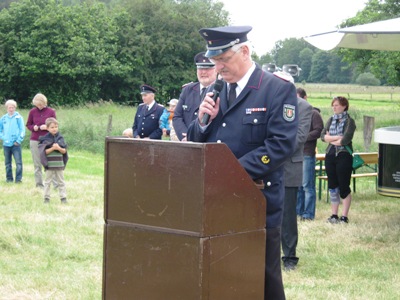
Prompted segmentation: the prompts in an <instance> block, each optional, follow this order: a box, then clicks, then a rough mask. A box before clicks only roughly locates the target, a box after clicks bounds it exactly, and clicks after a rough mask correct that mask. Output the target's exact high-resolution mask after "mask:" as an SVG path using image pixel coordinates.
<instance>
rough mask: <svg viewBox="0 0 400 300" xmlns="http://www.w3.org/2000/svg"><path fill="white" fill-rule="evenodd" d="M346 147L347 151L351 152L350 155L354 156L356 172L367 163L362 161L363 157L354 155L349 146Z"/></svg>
mask: <svg viewBox="0 0 400 300" xmlns="http://www.w3.org/2000/svg"><path fill="white" fill-rule="evenodd" d="M344 147H345V148H346V149H347V151H349V153H350V155H352V156H353V170H356V169H358V168H360V167H362V166H363V165H364V164H365V161H364V160H363V159H362V157H361V156H360V155H358V154H353V151H351V149H350V147H349V146H344Z"/></svg>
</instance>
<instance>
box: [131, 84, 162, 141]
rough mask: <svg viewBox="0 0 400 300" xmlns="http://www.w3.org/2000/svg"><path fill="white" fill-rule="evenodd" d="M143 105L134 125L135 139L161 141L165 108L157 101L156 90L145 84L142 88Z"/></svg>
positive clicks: (139, 107) (139, 109) (138, 110)
mask: <svg viewBox="0 0 400 300" xmlns="http://www.w3.org/2000/svg"><path fill="white" fill-rule="evenodd" d="M140 93H141V95H142V100H143V103H142V104H140V105H139V106H138V109H137V111H136V115H135V121H134V123H133V127H132V132H133V137H134V138H137V139H154V140H161V136H162V130H161V128H160V117H161V115H162V113H163V112H164V106H162V105H161V104H158V103H157V102H156V100H155V93H156V89H155V88H153V87H151V86H149V85H147V84H143V85H141V86H140Z"/></svg>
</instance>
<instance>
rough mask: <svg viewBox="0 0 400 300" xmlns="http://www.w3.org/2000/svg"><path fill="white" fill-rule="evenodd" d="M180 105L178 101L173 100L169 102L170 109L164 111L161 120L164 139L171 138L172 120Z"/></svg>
mask: <svg viewBox="0 0 400 300" xmlns="http://www.w3.org/2000/svg"><path fill="white" fill-rule="evenodd" d="M177 104H178V99H171V100H170V101H169V102H168V105H169V108H168V109H164V112H163V114H162V115H161V118H160V128H161V130H162V134H163V136H164V137H169V136H170V132H171V127H172V118H173V117H174V110H175V107H176V105H177Z"/></svg>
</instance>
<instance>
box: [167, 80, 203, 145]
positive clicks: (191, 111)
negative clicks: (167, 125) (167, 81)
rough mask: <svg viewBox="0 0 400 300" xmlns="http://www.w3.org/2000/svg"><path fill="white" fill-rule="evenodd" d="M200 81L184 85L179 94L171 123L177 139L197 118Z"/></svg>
mask: <svg viewBox="0 0 400 300" xmlns="http://www.w3.org/2000/svg"><path fill="white" fill-rule="evenodd" d="M200 102H201V99H200V83H199V82H194V83H190V84H189V85H187V86H185V87H184V88H183V90H182V93H181V94H180V96H179V102H178V105H177V106H176V108H175V111H174V118H173V119H172V123H173V126H174V129H175V132H176V134H177V135H178V138H179V140H182V138H184V136H183V135H182V133H187V130H188V127H189V125H190V123H192V121H193V120H195V119H196V118H197V114H198V111H199V105H200Z"/></svg>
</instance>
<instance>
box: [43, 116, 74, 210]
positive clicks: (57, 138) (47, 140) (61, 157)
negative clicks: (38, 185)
mask: <svg viewBox="0 0 400 300" xmlns="http://www.w3.org/2000/svg"><path fill="white" fill-rule="evenodd" d="M46 127H47V130H48V131H49V132H48V133H47V134H46V135H44V136H41V137H40V138H39V153H40V161H41V162H42V165H43V167H44V168H45V170H46V179H45V181H44V203H49V202H50V185H51V182H52V180H53V178H54V180H55V181H56V182H57V184H58V190H59V193H60V198H61V203H67V193H66V188H65V182H64V169H65V166H66V165H67V161H68V153H67V144H66V143H65V141H64V138H63V136H62V135H61V134H60V132H59V131H58V121H57V120H56V119H55V118H48V119H46Z"/></svg>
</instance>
